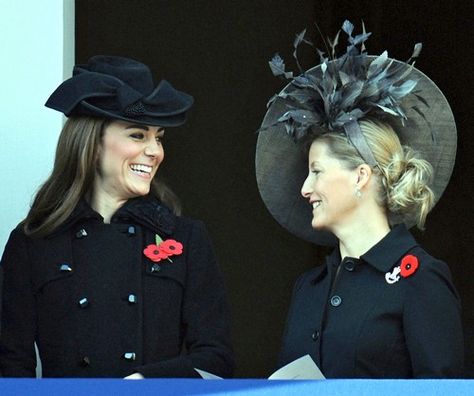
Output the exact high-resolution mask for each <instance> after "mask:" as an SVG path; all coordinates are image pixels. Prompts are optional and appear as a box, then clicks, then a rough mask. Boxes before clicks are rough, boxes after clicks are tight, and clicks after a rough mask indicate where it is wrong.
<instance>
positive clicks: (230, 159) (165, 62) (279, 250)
mask: <svg viewBox="0 0 474 396" xmlns="http://www.w3.org/2000/svg"><path fill="white" fill-rule="evenodd" d="M471 4H472V2H470V1H437V0H431V1H416V0H411V1H396V0H392V1H375V0H371V1H356V0H352V1H345V0H338V1H336V0H321V1H317V0H313V1H309V0H306V1H305V0H301V1H297V0H265V1H264V0H241V1H233V0H220V1H216V0H201V1H198V0H195V1H190V0H169V1H165V0H133V1H131V0H76V61H77V62H86V61H87V59H88V58H89V57H90V56H92V55H96V54H113V55H122V56H128V57H133V58H136V59H138V60H141V61H143V62H144V63H146V64H148V65H149V66H150V67H151V68H152V70H153V73H154V75H155V77H156V79H157V81H159V79H162V78H165V79H168V80H170V81H171V82H172V83H173V84H174V85H175V86H176V87H177V88H179V89H182V90H184V91H186V92H190V93H191V94H192V95H193V96H194V98H195V100H196V103H195V106H194V108H193V110H192V112H191V114H190V117H189V122H188V123H187V125H186V126H185V127H182V128H179V129H176V130H168V131H167V136H166V140H165V149H166V161H165V163H164V165H163V168H162V169H161V170H160V171H161V172H162V174H163V176H164V177H165V179H166V181H167V182H168V184H169V185H170V186H171V187H172V188H173V189H174V190H175V191H176V192H177V193H178V195H179V196H180V198H181V199H182V201H183V204H184V213H185V214H186V215H188V216H191V217H197V218H200V219H202V220H204V221H205V222H206V224H207V225H208V228H209V230H210V232H211V235H212V237H213V240H214V243H215V247H216V251H217V254H218V257H219V258H220V263H221V267H222V270H223V272H224V276H225V280H226V284H227V288H228V291H229V297H230V301H231V304H232V309H233V320H234V322H233V329H234V330H233V339H234V346H235V351H236V355H237V364H238V368H237V372H236V376H237V377H266V376H267V375H269V374H270V373H271V371H273V369H274V365H275V362H276V357H277V353H278V349H279V342H280V337H281V333H282V330H283V326H284V320H285V316H286V312H287V309H288V303H289V301H290V294H291V290H292V285H293V283H294V281H295V280H296V278H297V276H298V275H299V274H300V273H302V272H303V271H305V270H307V269H309V268H310V267H312V266H314V265H317V264H320V262H321V258H322V257H323V256H324V254H325V251H324V249H322V248H319V247H315V246H312V245H310V244H309V243H306V242H303V241H301V240H298V239H297V238H296V237H294V236H292V235H291V234H289V233H288V232H287V231H285V230H284V229H282V228H281V227H280V226H279V225H278V224H277V223H276V221H275V220H273V218H272V217H271V215H270V214H269V213H268V211H267V210H266V208H265V206H264V205H263V203H262V201H261V199H260V196H259V193H258V189H257V185H256V181H255V166H254V156H255V144H256V139H257V135H256V130H257V129H258V128H259V126H260V122H261V120H262V118H263V116H264V114H265V110H266V107H265V105H266V102H267V100H268V98H269V97H270V96H272V95H273V94H274V93H276V92H277V91H279V90H280V89H281V88H282V87H283V85H284V83H283V82H282V81H281V80H278V79H276V78H275V77H273V76H272V74H271V72H270V70H269V68H268V63H267V62H268V60H269V58H270V57H271V56H272V55H273V54H274V53H275V52H279V53H280V54H281V55H282V56H283V57H284V59H285V60H287V64H289V65H290V66H291V68H293V67H294V63H293V61H292V59H291V53H292V50H293V47H292V43H293V38H294V35H295V34H296V33H299V32H300V31H301V30H303V29H304V28H308V32H309V33H310V34H309V36H310V37H311V39H312V41H313V42H315V43H316V46H319V47H321V48H322V42H321V38H320V37H319V35H318V33H317V30H316V28H315V26H314V22H317V23H318V25H319V27H320V29H321V31H322V32H323V34H324V35H325V36H329V37H331V38H332V37H334V36H335V34H336V33H337V31H338V29H339V28H340V26H341V25H342V22H343V21H344V19H349V20H351V21H352V22H353V23H354V24H355V25H356V32H360V29H361V28H360V26H361V25H360V21H361V19H363V20H364V22H365V24H366V27H367V30H368V31H370V32H372V37H371V38H370V39H369V41H368V46H367V47H368V52H369V53H370V54H380V53H381V52H382V51H383V50H385V49H388V51H389V55H390V56H391V57H394V58H397V59H400V60H405V59H408V58H409V57H410V55H411V52H412V49H413V45H414V44H415V43H416V42H419V41H421V42H423V44H424V47H423V51H422V53H421V57H420V59H419V61H418V62H417V67H418V68H419V69H420V70H422V71H423V72H424V73H426V74H427V75H428V76H430V78H431V79H432V80H434V81H435V82H436V83H437V84H438V86H439V87H440V88H441V90H442V91H443V92H444V94H445V95H446V97H447V99H448V101H449V102H450V104H451V106H452V109H453V112H454V115H455V118H456V121H457V126H458V154H457V159H456V165H455V168H454V173H453V176H452V178H451V181H450V183H449V185H448V187H447V190H446V192H445V194H444V196H443V198H442V200H441V201H440V203H439V204H438V205H437V206H436V207H435V208H434V210H433V212H432V213H431V215H430V216H429V218H428V222H427V226H426V231H425V232H423V233H421V232H415V235H416V237H417V239H418V240H419V241H420V242H421V244H422V245H423V246H424V247H425V248H426V249H427V250H428V251H429V252H430V253H431V254H432V255H434V256H436V257H438V258H440V259H442V260H444V261H446V262H447V263H448V264H449V266H450V268H451V270H452V272H453V277H454V282H455V284H456V285H457V287H458V289H459V292H460V294H461V298H462V302H463V308H464V314H463V315H464V323H465V339H466V366H467V376H468V377H474V362H473V360H474V359H473V358H474V290H473V288H472V287H471V284H472V278H473V276H474V268H473V263H472V262H473V260H472V259H471V257H472V253H473V246H474V238H473V232H472V224H473V220H474V218H473V211H472V202H473V200H472V198H471V195H472V194H473V193H474V183H473V174H474V172H473V169H474V163H473V162H474V160H473V153H474V147H473V138H472V135H473V134H474V131H473V128H472V118H473V117H472V115H471V112H472V109H473V108H474V103H473V98H472V88H473V84H472V74H473V73H472V68H473V67H472V65H473V56H472V48H473V45H474V42H473V40H472V36H473V34H472V20H473V16H474V13H473V12H472V11H473V10H472V5H471ZM342 36H345V35H341V38H342ZM340 47H341V49H343V48H345V38H344V39H342V40H340ZM316 59H317V58H316V56H315V53H314V52H313V51H311V50H310V49H309V47H308V49H307V50H305V51H303V52H302V54H301V60H302V64H303V67H306V68H307V67H309V66H311V65H312V64H314V63H315V60H316ZM414 303H416V301H415V302H414ZM442 314H443V313H442V312H440V315H442ZM432 325H433V326H436V325H437V323H433V324H432ZM447 336H449V334H447Z"/></svg>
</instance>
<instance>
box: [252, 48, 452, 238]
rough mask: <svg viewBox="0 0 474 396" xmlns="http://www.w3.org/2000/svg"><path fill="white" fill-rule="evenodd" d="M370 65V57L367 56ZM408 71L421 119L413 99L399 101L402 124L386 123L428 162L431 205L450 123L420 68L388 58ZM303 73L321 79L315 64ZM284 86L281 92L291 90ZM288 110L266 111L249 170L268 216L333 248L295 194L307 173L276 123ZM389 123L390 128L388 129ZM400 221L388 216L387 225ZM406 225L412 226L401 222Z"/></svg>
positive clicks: (446, 156)
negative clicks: (404, 112)
mask: <svg viewBox="0 0 474 396" xmlns="http://www.w3.org/2000/svg"><path fill="white" fill-rule="evenodd" d="M367 58H368V60H369V61H373V60H374V59H375V58H376V56H368V57H367ZM397 65H398V66H402V67H403V66H404V67H406V68H411V69H412V70H411V72H410V74H409V75H408V77H407V79H412V80H416V81H418V82H417V86H416V87H417V91H419V94H420V95H421V96H422V97H423V99H424V101H425V102H426V104H427V106H424V107H423V115H421V114H420V113H418V112H417V111H415V109H414V107H416V105H419V102H418V99H417V97H415V96H408V97H407V98H406V99H404V102H403V107H404V108H405V109H409V110H408V112H407V120H405V125H404V126H403V125H401V123H400V122H398V121H392V122H391V125H392V126H394V129H395V130H396V132H397V135H398V136H399V138H400V141H401V143H402V144H403V145H406V146H409V147H412V148H413V149H415V150H417V151H419V152H420V154H421V156H422V158H424V159H426V160H427V161H429V162H430V163H431V165H432V166H433V169H434V174H433V178H432V182H431V184H430V187H431V188H432V190H433V192H434V194H435V201H436V202H437V201H438V200H439V198H440V197H441V195H442V194H443V192H444V190H445V188H446V186H447V184H448V182H449V179H450V177H451V173H452V170H453V167H454V160H455V156H456V141H457V138H456V124H455V121H454V116H453V113H452V110H451V108H450V106H449V103H448V101H447V100H446V98H445V96H444V95H443V93H442V92H441V90H440V89H439V88H438V87H437V86H436V84H435V83H434V82H433V81H432V80H431V79H430V78H429V77H427V76H426V75H425V74H424V73H422V72H421V71H420V70H418V69H416V68H414V67H413V66H411V65H408V64H406V63H403V62H399V61H396V60H394V64H393V67H396V66H397ZM306 74H310V75H312V76H314V77H315V78H316V79H320V78H321V66H320V65H318V66H316V67H314V68H312V69H310V70H308V71H306ZM295 89H296V88H295V86H294V85H293V84H291V83H290V84H288V85H287V86H286V87H285V88H284V89H283V90H282V91H281V92H280V96H284V95H281V94H282V93H288V92H290V91H291V90H295ZM286 111H288V108H287V106H286V105H285V103H284V101H280V100H278V99H277V100H275V101H274V102H273V103H272V105H271V106H270V107H269V108H268V111H267V113H266V114H265V117H264V119H263V122H262V125H261V129H260V131H259V136H258V141H257V148H256V157H255V166H256V177H257V184H258V189H259V191H260V195H261V197H262V199H263V201H264V203H265V205H266V207H267V208H268V210H269V211H270V213H271V214H272V215H273V217H274V218H275V219H276V220H277V221H278V223H280V225H282V226H283V227H284V228H286V229H287V230H288V231H290V232H291V233H293V234H294V235H296V236H298V237H300V238H302V239H304V240H307V241H309V242H312V243H315V244H317V245H330V246H331V245H335V244H336V243H337V240H336V238H335V236H334V235H332V234H331V233H329V232H323V231H319V230H315V229H313V228H312V227H311V220H312V207H311V206H310V205H309V203H308V200H307V199H304V198H303V197H302V195H301V187H302V185H303V182H304V180H305V178H306V177H307V175H308V151H307V150H305V148H304V147H303V145H302V144H301V143H300V144H298V143H295V141H294V139H293V138H291V137H290V136H289V135H288V133H287V132H286V130H285V125H283V124H282V123H279V122H278V120H279V119H280V117H282V115H283V114H284V113H285V112H286ZM394 122H396V124H395V125H394ZM397 222H400V219H397V218H391V223H397ZM406 223H407V225H408V226H409V227H411V226H413V224H414V222H413V221H412V222H410V221H408V222H406Z"/></svg>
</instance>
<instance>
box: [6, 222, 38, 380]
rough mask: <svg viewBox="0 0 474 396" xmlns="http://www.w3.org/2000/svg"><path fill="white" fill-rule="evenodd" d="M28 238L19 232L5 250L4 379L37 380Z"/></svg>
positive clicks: (33, 305)
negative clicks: (28, 378)
mask: <svg viewBox="0 0 474 396" xmlns="http://www.w3.org/2000/svg"><path fill="white" fill-rule="evenodd" d="M25 239H26V237H25V235H24V234H23V232H21V230H20V229H18V228H17V229H15V230H14V231H13V232H12V233H11V234H10V238H9V240H8V242H7V245H6V247H5V250H4V253H3V257H2V261H1V267H0V269H1V270H2V271H3V287H2V310H1V330H0V372H1V374H2V376H3V377H34V376H35V372H36V353H35V349H34V342H35V335H36V313H35V312H36V311H35V299H34V295H33V288H32V284H31V271H30V264H31V263H30V262H29V260H28V252H27V243H26V240H25Z"/></svg>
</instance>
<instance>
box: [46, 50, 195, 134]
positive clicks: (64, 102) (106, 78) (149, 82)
mask: <svg viewBox="0 0 474 396" xmlns="http://www.w3.org/2000/svg"><path fill="white" fill-rule="evenodd" d="M193 102H194V100H193V97H192V96H191V95H188V94H187V93H184V92H181V91H178V90H177V89H175V88H174V87H173V86H172V85H171V84H170V83H169V82H168V81H166V80H161V82H160V83H159V84H158V85H157V86H156V88H155V86H154V83H153V77H152V74H151V71H150V69H149V68H148V66H146V65H144V64H143V63H141V62H138V61H135V60H133V59H129V58H123V57H118V56H106V55H98V56H94V57H92V58H90V59H89V61H88V63H87V64H85V65H76V66H75V67H74V70H73V76H72V77H71V78H69V79H67V80H66V81H64V82H63V83H62V84H61V85H60V86H59V87H58V88H57V89H56V90H55V91H54V92H53V94H52V95H51V96H50V97H49V99H48V100H47V102H46V104H45V105H46V106H47V107H50V108H52V109H54V110H58V111H61V112H62V113H64V114H65V115H66V116H70V115H88V116H99V117H106V118H112V119H120V120H125V121H129V122H134V123H138V124H144V125H154V126H162V127H170V126H179V125H182V124H184V122H185V120H186V112H187V110H189V108H190V107H191V106H192V104H193Z"/></svg>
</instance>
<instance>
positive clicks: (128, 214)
mask: <svg viewBox="0 0 474 396" xmlns="http://www.w3.org/2000/svg"><path fill="white" fill-rule="evenodd" d="M86 219H99V220H101V221H102V216H101V215H100V214H99V213H97V212H96V211H94V209H92V208H91V207H90V205H89V203H88V202H87V201H86V200H85V199H82V200H81V201H79V203H78V204H77V206H76V207H75V208H74V210H73V211H72V213H71V215H70V216H69V217H68V218H67V219H66V221H65V222H64V223H62V224H61V225H60V226H59V227H58V228H56V229H55V230H54V231H53V232H52V233H51V234H50V236H51V237H52V236H54V235H57V234H58V233H60V232H63V231H65V230H67V229H69V228H71V227H73V226H74V225H75V224H77V223H78V222H79V221H81V220H86ZM114 219H119V220H121V221H130V220H132V221H135V222H137V223H139V224H141V225H142V226H145V227H147V228H149V229H151V230H152V231H153V232H155V233H157V234H159V235H160V236H161V235H166V236H169V235H171V234H172V233H173V231H174V229H175V227H176V219H177V218H176V216H175V215H174V214H173V213H172V211H171V210H170V209H169V208H168V207H167V206H165V205H163V204H162V203H161V202H160V201H159V200H158V199H156V198H154V197H151V196H145V197H137V198H132V199H129V200H128V201H127V202H126V203H125V204H124V205H123V206H122V207H120V208H119V209H118V210H117V212H116V213H115V214H114V215H113V216H112V221H113V220H114Z"/></svg>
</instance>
